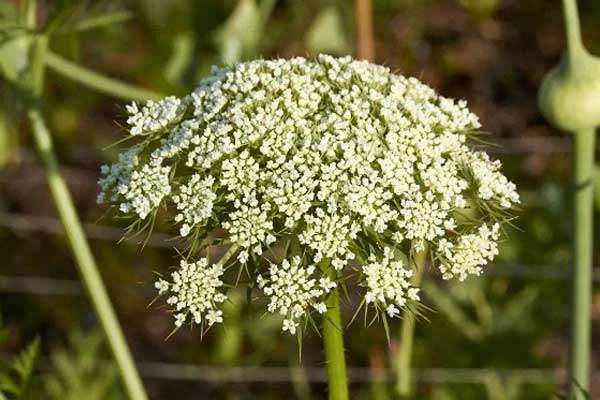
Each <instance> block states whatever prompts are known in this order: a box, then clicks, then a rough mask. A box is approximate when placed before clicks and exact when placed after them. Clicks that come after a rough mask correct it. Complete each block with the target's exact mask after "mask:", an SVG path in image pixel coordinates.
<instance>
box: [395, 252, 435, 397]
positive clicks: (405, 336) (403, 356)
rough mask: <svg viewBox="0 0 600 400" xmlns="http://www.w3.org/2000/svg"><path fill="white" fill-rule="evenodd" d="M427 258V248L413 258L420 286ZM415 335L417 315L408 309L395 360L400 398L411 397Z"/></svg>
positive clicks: (415, 281) (414, 282)
mask: <svg viewBox="0 0 600 400" xmlns="http://www.w3.org/2000/svg"><path fill="white" fill-rule="evenodd" d="M426 259H427V250H424V251H422V252H420V253H417V254H415V256H414V259H413V265H414V271H415V274H414V275H413V278H412V281H411V283H412V285H413V286H415V287H419V286H420V285H421V279H422V275H423V267H424V264H425V260H426ZM414 335H415V315H414V313H412V312H410V311H408V312H405V313H404V317H403V318H402V325H401V327H400V348H399V351H398V354H397V356H396V360H395V365H394V367H395V370H396V395H397V397H398V398H400V399H407V398H410V395H411V389H412V372H411V361H412V350H413V342H414Z"/></svg>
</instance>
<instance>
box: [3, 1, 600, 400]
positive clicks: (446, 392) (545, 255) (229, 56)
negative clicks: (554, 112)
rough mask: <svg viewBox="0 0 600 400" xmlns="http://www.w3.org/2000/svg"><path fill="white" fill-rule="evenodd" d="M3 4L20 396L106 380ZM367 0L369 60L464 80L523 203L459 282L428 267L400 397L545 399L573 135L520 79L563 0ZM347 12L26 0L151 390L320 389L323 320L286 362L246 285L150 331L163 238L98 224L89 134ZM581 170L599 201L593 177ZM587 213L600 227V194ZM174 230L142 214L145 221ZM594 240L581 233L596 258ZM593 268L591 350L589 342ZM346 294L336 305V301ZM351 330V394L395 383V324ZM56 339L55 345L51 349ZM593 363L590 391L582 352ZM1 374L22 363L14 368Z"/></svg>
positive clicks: (551, 374)
mask: <svg viewBox="0 0 600 400" xmlns="http://www.w3.org/2000/svg"><path fill="white" fill-rule="evenodd" d="M19 3H20V2H17V1H13V0H9V1H3V2H0V73H1V75H2V78H1V79H0V93H1V95H0V252H1V253H0V254H2V261H1V262H0V304H1V305H2V311H3V312H4V316H5V321H6V326H5V329H4V332H6V333H5V334H4V336H3V337H4V338H5V340H4V341H2V343H0V348H1V350H2V354H4V355H5V359H6V360H7V361H10V360H12V359H13V358H14V356H15V355H16V354H20V353H19V352H20V351H23V349H29V348H30V347H28V344H29V343H34V342H31V341H32V340H33V338H34V337H36V336H37V335H39V337H40V342H41V346H40V353H41V354H42V356H41V358H40V360H39V362H37V363H36V364H35V365H36V366H37V368H38V372H36V373H34V374H33V377H34V378H33V381H32V384H31V386H30V385H28V386H27V387H28V389H27V390H32V392H31V393H29V392H27V393H26V396H27V395H28V396H30V397H29V398H40V397H39V396H41V395H40V394H39V393H45V394H44V396H46V397H50V398H52V397H51V396H52V393H55V397H54V398H69V397H67V396H69V395H75V394H77V393H78V391H79V390H85V392H86V393H88V392H89V393H92V392H93V391H98V392H97V393H99V395H102V396H104V397H102V396H101V397H100V398H109V399H111V398H115V399H117V398H122V396H123V391H122V388H121V387H120V384H119V382H118V380H116V378H115V377H114V368H112V367H110V364H107V361H108V360H109V358H108V353H106V352H105V351H104V350H101V348H102V346H101V345H100V344H99V339H98V337H97V334H95V333H92V334H82V333H79V334H76V333H70V332H77V329H90V328H91V327H94V326H97V321H96V319H95V317H94V313H93V312H92V310H91V308H90V305H89V303H88V302H87V301H85V299H86V298H85V297H83V294H84V292H83V288H82V286H81V285H80V284H79V283H78V280H77V276H76V272H75V271H76V270H75V269H74V266H73V261H72V260H71V258H70V255H69V251H68V246H67V242H66V240H65V237H64V236H63V235H62V230H61V228H60V225H59V224H58V223H57V220H56V215H55V213H54V211H53V207H52V203H51V200H50V198H49V196H48V194H47V188H46V187H45V183H44V178H43V171H42V170H41V169H40V167H39V166H38V164H37V162H36V159H35V155H34V152H33V150H32V142H31V139H30V136H29V134H28V128H27V126H26V124H25V121H24V117H25V115H24V108H23V102H22V101H20V100H22V96H23V93H22V92H21V91H20V90H19V88H18V86H17V85H15V84H14V83H15V82H17V81H18V80H19V79H20V77H22V74H23V73H24V69H23V68H24V62H25V61H24V60H25V58H26V56H27V55H26V54H25V53H24V51H26V49H27V47H28V46H27V44H28V40H31V39H30V37H29V35H28V32H27V31H26V30H23V28H22V26H21V25H20V21H19V18H20V17H19V7H20V4H19ZM372 3H373V4H372V8H373V26H374V31H375V54H376V57H375V59H376V61H377V62H378V63H382V64H386V65H388V66H390V67H392V68H393V69H395V70H398V71H399V72H401V73H404V74H407V75H416V76H418V77H420V78H421V79H422V80H424V81H425V82H428V83H429V84H430V85H432V86H433V87H434V88H435V89H436V90H438V91H439V92H440V93H442V94H444V95H447V96H449V97H459V98H465V99H467V100H468V101H469V104H470V108H471V109H473V110H474V111H475V112H476V113H477V114H478V115H480V116H481V119H482V122H483V125H484V127H485V129H486V130H487V131H489V132H491V133H490V135H489V137H486V140H487V141H489V142H492V143H494V144H495V143H497V144H499V145H500V146H491V147H490V148H489V149H488V151H492V152H495V153H496V154H495V156H496V157H499V158H500V159H501V160H502V161H503V163H504V164H505V166H506V174H507V175H508V176H509V177H511V178H512V179H513V180H515V181H516V182H517V184H518V186H519V188H520V190H521V192H522V195H523V202H524V209H523V211H522V212H521V215H520V218H519V220H518V225H519V227H520V228H522V229H523V231H515V232H511V233H510V238H511V239H510V241H507V242H505V243H503V249H502V250H501V257H500V258H499V259H498V260H497V261H496V263H495V265H493V266H490V267H489V268H488V269H487V272H486V274H485V275H484V276H482V277H481V278H478V279H473V280H471V281H468V283H467V285H454V284H452V283H446V282H442V281H441V280H439V279H438V278H437V277H436V276H434V275H427V276H426V277H425V278H426V291H425V295H426V296H425V299H424V302H425V304H426V305H428V306H429V307H430V308H431V309H432V311H428V312H426V314H425V318H422V319H420V320H419V321H418V322H417V326H416V332H415V348H414V357H413V359H414V362H413V365H414V367H415V370H414V379H415V381H416V392H415V397H414V398H418V399H435V400H449V399H460V400H468V399H493V400H496V399H507V400H508V399H510V400H513V399H514V400H516V399H527V400H530V399H534V400H535V399H549V398H552V396H553V395H554V394H555V393H559V392H561V391H562V390H563V385H564V383H565V381H566V373H565V370H564V367H565V365H566V357H567V340H568V338H567V333H568V284H567V281H566V278H567V277H568V265H569V236H570V231H571V229H572V228H571V226H570V223H569V221H570V218H571V217H570V211H569V207H570V200H569V196H568V195H567V194H568V191H569V190H570V186H569V183H568V182H569V174H570V162H569V146H568V143H569V142H568V141H567V140H565V139H564V137H563V136H562V135H561V134H559V133H558V132H556V131H554V130H552V129H551V128H550V127H549V126H548V125H547V124H546V123H545V122H544V120H543V118H542V116H541V115H540V114H539V112H538V111H537V108H536V89H537V87H538V86H539V84H540V81H541V79H542V77H543V74H544V72H545V71H547V70H548V69H549V68H550V67H551V66H552V65H555V64H556V62H557V60H558V58H559V57H560V54H561V51H562V49H563V46H564V43H563V35H562V31H561V29H560V28H559V27H560V26H561V25H560V24H561V14H560V7H559V6H558V4H555V3H556V2H551V1H547V0H532V1H528V2H521V1H516V0H495V1H489V0H486V1H469V0H426V1H425V0H374V1H373V2H372ZM580 9H581V17H582V29H583V36H584V41H585V43H586V45H587V47H588V48H589V49H590V51H592V52H595V53H598V52H599V50H600V28H599V27H598V25H597V24H595V23H594V22H595V21H597V20H598V18H600V4H599V3H598V2H594V1H592V0H583V1H580ZM353 15H354V14H353V4H352V2H349V1H344V0H327V1H317V0H304V1H293V0H277V1H276V0H261V1H258V0H239V1H237V0H204V1H203V2H201V5H199V3H198V2H195V1H192V0H177V1H176V0H170V1H163V0H131V1H118V0H111V1H100V2H91V1H89V2H75V1H73V2H70V1H64V0H63V1H40V2H39V8H38V19H39V20H40V21H42V22H44V23H50V22H52V21H56V22H55V24H56V26H57V28H56V31H55V32H54V33H53V35H55V38H56V39H55V40H53V41H52V43H51V48H50V51H51V53H50V57H49V58H47V65H48V67H49V71H48V73H47V77H46V84H45V95H44V103H45V105H46V107H47V109H49V110H51V112H50V113H48V114H47V118H48V121H47V123H48V125H49V127H50V130H51V132H52V133H53V137H54V140H55V142H56V143H55V147H56V151H57V153H58V156H59V158H60V160H61V163H62V165H61V171H62V172H63V174H64V176H65V177H66V181H67V184H68V186H69V188H70V189H71V191H72V193H73V195H74V198H75V202H76V205H77V208H78V210H79V212H80V214H81V216H82V219H83V220H84V221H85V222H87V224H86V225H85V228H86V232H87V234H88V237H89V238H90V239H91V240H92V247H93V251H94V254H95V255H96V257H97V260H98V264H99V265H100V268H101V270H102V275H103V277H104V278H105V280H106V281H107V286H108V287H109V290H110V292H111V297H112V298H113V299H114V302H115V308H116V309H117V311H118V313H119V317H120V320H121V321H123V326H124V329H125V331H126V334H127V337H128V341H129V342H130V343H131V347H132V351H133V353H134V355H135V357H136V360H137V361H138V362H139V363H140V371H141V373H142V375H143V378H144V381H145V383H146V385H147V387H148V391H149V393H150V395H151V397H152V398H157V399H162V398H168V397H173V398H181V399H187V398H194V399H203V398H206V399H210V398H223V399H250V398H251V399H280V398H282V397H283V396H288V397H292V398H293V397H297V398H300V399H311V398H312V399H322V398H325V394H324V388H325V386H324V381H323V370H322V367H323V365H322V360H323V357H322V354H321V353H320V350H319V349H320V339H319V338H318V337H312V336H308V337H305V338H304V343H303V352H302V366H303V367H304V368H298V369H292V370H291V371H289V370H288V369H287V367H286V366H287V365H288V362H289V360H290V359H294V360H296V361H297V356H298V354H297V349H296V344H295V343H289V342H288V341H286V340H284V339H283V338H282V337H281V336H280V335H279V334H278V333H277V332H278V329H279V328H278V321H276V320H272V321H271V319H270V318H271V317H269V316H262V314H260V311H255V310H254V309H253V307H252V305H248V304H246V302H245V301H244V300H245V297H246V294H245V293H243V292H240V293H239V294H238V297H239V298H240V302H235V303H232V304H230V305H228V308H227V309H226V312H227V313H230V314H231V315H236V316H239V318H237V319H235V318H226V320H227V321H229V322H228V323H226V324H225V325H224V326H223V327H220V328H218V329H214V330H212V331H211V332H210V333H209V334H208V335H207V336H206V337H204V338H203V340H202V341H201V340H200V335H199V332H197V331H191V332H182V333H181V334H178V335H177V336H174V337H171V338H170V339H169V340H167V341H165V340H164V339H165V337H166V336H167V335H168V333H169V332H170V329H171V328H170V324H171V321H170V319H169V318H168V317H167V316H166V315H165V313H164V312H163V310H161V309H158V308H157V307H155V306H151V307H149V308H147V305H148V304H149V303H150V301H151V300H152V298H153V297H154V291H153V290H152V288H151V282H153V280H154V277H153V275H152V271H153V270H158V269H161V270H162V269H164V268H166V267H167V266H169V265H172V264H173V262H174V259H173V256H174V254H173V252H172V251H170V250H169V248H170V247H171V242H168V241H166V237H165V236H164V235H162V234H156V235H154V236H152V237H151V238H150V241H149V242H148V246H147V248H146V249H145V250H144V251H143V252H141V253H140V252H139V250H138V247H137V246H132V245H130V244H128V242H127V241H124V242H121V243H120V244H117V243H116V242H117V241H118V240H119V239H120V238H121V236H122V230H121V228H122V227H119V226H114V225H113V226H109V222H110V221H109V220H108V219H102V218H101V217H102V215H101V214H100V211H99V208H98V207H97V206H96V205H95V196H96V190H97V189H96V179H97V176H98V167H99V165H100V164H102V163H105V162H107V161H112V160H113V159H114V157H115V156H116V151H117V149H116V148H110V149H108V150H103V149H104V148H105V147H106V146H107V145H108V144H110V143H112V142H114V141H115V140H117V139H120V138H121V137H122V132H121V131H120V130H121V128H120V124H123V119H122V115H123V111H122V110H123V108H124V105H125V100H122V98H123V97H125V98H127V97H135V96H132V93H133V95H138V96H140V97H143V96H147V95H150V96H152V95H155V94H156V93H165V94H170V93H174V94H183V93H186V92H187V91H189V89H190V88H192V87H194V85H195V84H196V82H197V81H198V80H199V78H201V77H202V76H204V75H205V74H206V73H207V71H209V69H210V66H211V65H212V64H223V63H227V62H235V61H238V60H243V59H249V58H254V57H260V56H262V57H274V56H283V57H288V56H293V55H307V54H315V53H317V52H328V53H332V54H350V53H352V48H353V43H354V32H353ZM65 68H67V70H65ZM69 68H71V69H69ZM73 68H75V69H74V70H73ZM65 71H69V72H71V74H70V75H69V76H70V77H71V78H73V77H76V78H77V81H74V80H73V79H71V78H67V77H66V76H65ZM73 72H74V74H73ZM96 74H101V75H96ZM102 79H108V82H109V83H112V84H116V85H117V86H116V88H117V91H116V92H115V91H113V92H112V93H113V95H107V91H106V90H104V91H102V90H98V89H99V86H102V83H105V82H106V81H102ZM116 80H118V82H117V81H116ZM98 82H100V85H99V84H98ZM124 83H127V85H129V86H127V85H126V86H122V84H124ZM119 85H121V86H119ZM104 87H106V86H104ZM112 88H113V89H114V87H112ZM132 89H133V91H132ZM123 90H124V92H123ZM136 90H141V92H136ZM124 94H127V95H124ZM596 186H597V188H599V189H598V190H597V192H596V196H597V197H596V199H597V200H596V207H597V209H600V200H598V199H600V196H599V195H598V193H600V180H597V183H596ZM595 221H596V226H598V224H597V213H596V214H595ZM96 222H98V223H97V224H95V223H96ZM171 229H172V227H171V226H169V224H168V223H165V222H164V221H158V225H157V227H156V229H155V231H156V232H167V233H168V232H171ZM142 239H143V238H139V239H136V238H134V239H133V240H134V241H135V240H142ZM598 243H599V240H598V238H596V239H595V246H594V249H595V255H596V258H595V259H596V260H597V257H598V249H599V248H600V247H599V246H598ZM596 265H597V264H596ZM598 271H599V270H598V269H595V275H594V276H595V292H594V298H593V307H592V312H593V317H592V318H593V324H594V326H593V327H594V329H595V332H596V333H595V335H594V341H593V346H592V355H593V356H595V357H592V359H593V360H597V359H600V357H599V356H598V354H599V350H600V348H599V344H600V337H599V336H598V334H597V332H598V330H597V328H598V327H599V321H600V292H599V291H598V283H597V282H598V279H599V278H600V274H599V273H598ZM350 300H352V299H350ZM347 312H348V313H349V315H346V318H347V320H349V318H351V307H348V309H347ZM257 318H263V319H264V320H261V323H256V319H257ZM231 321H235V323H233V322H231ZM356 323H360V322H355V324H356ZM78 327H80V328H78ZM392 329H398V327H392ZM80 332H81V331H80ZM94 335H96V336H94ZM70 336H71V337H72V338H71V339H70V341H69V339H68V338H69V337H70ZM76 337H77V338H76ZM347 341H348V343H347V348H348V364H349V365H350V366H351V368H350V371H349V373H350V380H351V382H352V384H351V389H352V393H353V396H352V397H353V398H362V399H388V398H392V393H393V390H392V388H393V385H392V384H391V382H390V381H389V378H390V377H391V376H392V374H391V373H390V372H389V370H387V369H386V368H387V367H389V359H388V358H389V357H390V356H391V355H392V354H394V352H396V351H397V349H398V343H396V342H395V341H392V343H391V344H390V345H389V346H388V344H387V342H386V337H385V334H384V332H383V330H382V329H381V327H379V326H373V327H371V328H369V329H367V330H363V329H352V328H350V329H349V331H348V333H347ZM67 342H68V343H71V344H70V345H69V346H68V347H67V348H68V350H53V349H59V348H63V347H61V345H60V343H67ZM63 346H64V345H63ZM94 348H96V350H95V351H92V350H93V349H94ZM25 351H27V350H25ZM59 354H62V355H60V356H59ZM57 360H58V361H57ZM66 365H68V367H66ZM593 368H594V369H595V372H594V374H593V376H592V378H593V379H592V394H591V397H592V398H595V397H594V396H599V395H600V375H599V374H598V372H597V368H598V364H597V362H596V363H595V364H594V365H593ZM3 371H4V370H3ZM111 371H112V372H111ZM3 376H4V375H3ZM9 376H10V377H11V379H15V378H18V376H16V375H14V371H13V372H9ZM375 378H377V379H375ZM19 382H20V381H18V382H17V384H19ZM51 388H54V389H52V390H55V392H52V391H51V390H50V389H51ZM39 391H41V392H39ZM103 391H104V392H103ZM12 395H13V394H8V395H5V396H12ZM31 396H38V397H31ZM60 396H63V397H60ZM111 396H112V397H111ZM119 396H121V397H119ZM8 398H9V399H10V398H11V397H8ZM73 398H77V397H73Z"/></svg>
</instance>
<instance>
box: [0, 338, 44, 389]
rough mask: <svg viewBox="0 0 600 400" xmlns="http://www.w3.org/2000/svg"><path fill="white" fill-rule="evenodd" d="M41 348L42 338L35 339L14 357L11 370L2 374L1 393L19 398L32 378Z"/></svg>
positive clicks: (0, 379) (0, 376)
mask: <svg viewBox="0 0 600 400" xmlns="http://www.w3.org/2000/svg"><path fill="white" fill-rule="evenodd" d="M39 349H40V339H39V337H36V338H35V339H33V340H32V341H31V342H30V343H29V344H28V345H27V347H25V349H23V350H22V351H21V352H20V353H19V354H18V355H17V356H16V357H15V359H14V361H13V364H12V366H11V367H10V370H9V371H7V372H5V373H2V374H0V394H2V395H3V396H4V397H5V398H16V399H19V398H21V397H22V396H23V393H25V389H26V388H27V385H28V383H29V381H30V379H31V375H32V373H33V368H34V366H35V362H36V360H37V357H38V354H39Z"/></svg>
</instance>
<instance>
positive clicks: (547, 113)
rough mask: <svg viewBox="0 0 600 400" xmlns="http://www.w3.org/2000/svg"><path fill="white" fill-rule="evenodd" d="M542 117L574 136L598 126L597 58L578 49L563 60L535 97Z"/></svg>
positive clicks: (599, 61) (599, 67)
mask: <svg viewBox="0 0 600 400" xmlns="http://www.w3.org/2000/svg"><path fill="white" fill-rule="evenodd" d="M538 103H539V107H540V110H541V112H542V114H543V115H544V117H546V119H547V120H548V121H549V122H550V123H552V124H553V125H554V126H555V127H557V128H559V129H563V130H566V131H570V132H574V131H578V130H581V129H588V128H593V127H596V126H599V125H600V58H598V57H594V56H592V55H591V54H589V53H588V52H587V51H585V50H583V49H581V50H580V51H578V52H577V53H576V54H574V55H572V56H571V57H568V56H567V55H566V54H565V55H564V56H563V58H562V60H561V62H560V63H559V64H558V66H556V67H555V68H554V69H552V70H551V71H550V72H549V73H548V75H546V77H545V78H544V81H543V82H542V85H541V87H540V91H539V94H538Z"/></svg>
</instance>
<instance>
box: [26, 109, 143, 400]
mask: <svg viewBox="0 0 600 400" xmlns="http://www.w3.org/2000/svg"><path fill="white" fill-rule="evenodd" d="M28 116H29V120H30V122H31V125H32V132H33V138H34V141H35V144H36V147H37V150H38V153H39V155H40V158H41V159H42V164H43V167H44V170H45V173H46V179H47V181H48V186H49V187H50V192H51V194H52V197H53V199H54V204H55V206H56V209H57V211H58V214H59V217H60V220H61V222H62V224H63V226H64V229H65V233H66V235H67V239H68V241H69V244H70V246H71V252H72V253H73V256H74V258H75V262H76V265H77V267H78V269H79V274H80V276H81V279H82V280H83V283H84V285H85V287H86V289H87V292H88V296H89V298H90V300H91V302H92V305H93V306H94V310H95V311H96V315H97V316H98V319H99V320H100V324H101V325H102V329H103V331H104V335H105V337H106V339H107V342H108V345H109V347H110V349H111V351H112V354H113V356H114V358H115V361H116V363H117V367H118V368H119V371H120V373H121V378H122V380H123V383H124V385H125V388H126V390H127V393H128V395H129V398H130V399H132V400H144V399H146V398H147V396H146V393H145V391H144V387H143V386H142V382H141V379H140V377H139V375H138V373H137V370H136V367H135V364H134V362H133V358H132V356H131V354H130V352H129V349H128V347H127V343H126V341H125V336H124V335H123V332H122V330H121V326H120V325H119V322H118V320H117V317H116V315H115V312H114V310H113V307H112V305H111V303H110V299H109V297H108V294H107V292H106V288H105V287H104V284H103V282H102V278H101V277H100V273H99V272H98V267H97V266H96V262H95V261H94V258H93V256H92V253H91V251H90V248H89V245H88V242H87V239H86V238H85V234H84V233H83V230H82V228H81V222H80V221H79V218H78V217H77V213H76V211H75V207H74V206H73V202H72V200H71V196H70V194H69V190H68V188H67V186H66V184H65V181H64V180H63V178H62V176H61V175H60V172H59V169H58V163H57V161H56V158H55V156H54V152H53V150H52V139H51V138H50V134H49V132H48V129H47V128H46V125H45V123H44V120H43V118H42V115H41V113H40V112H39V110H37V109H31V110H29V112H28Z"/></svg>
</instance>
